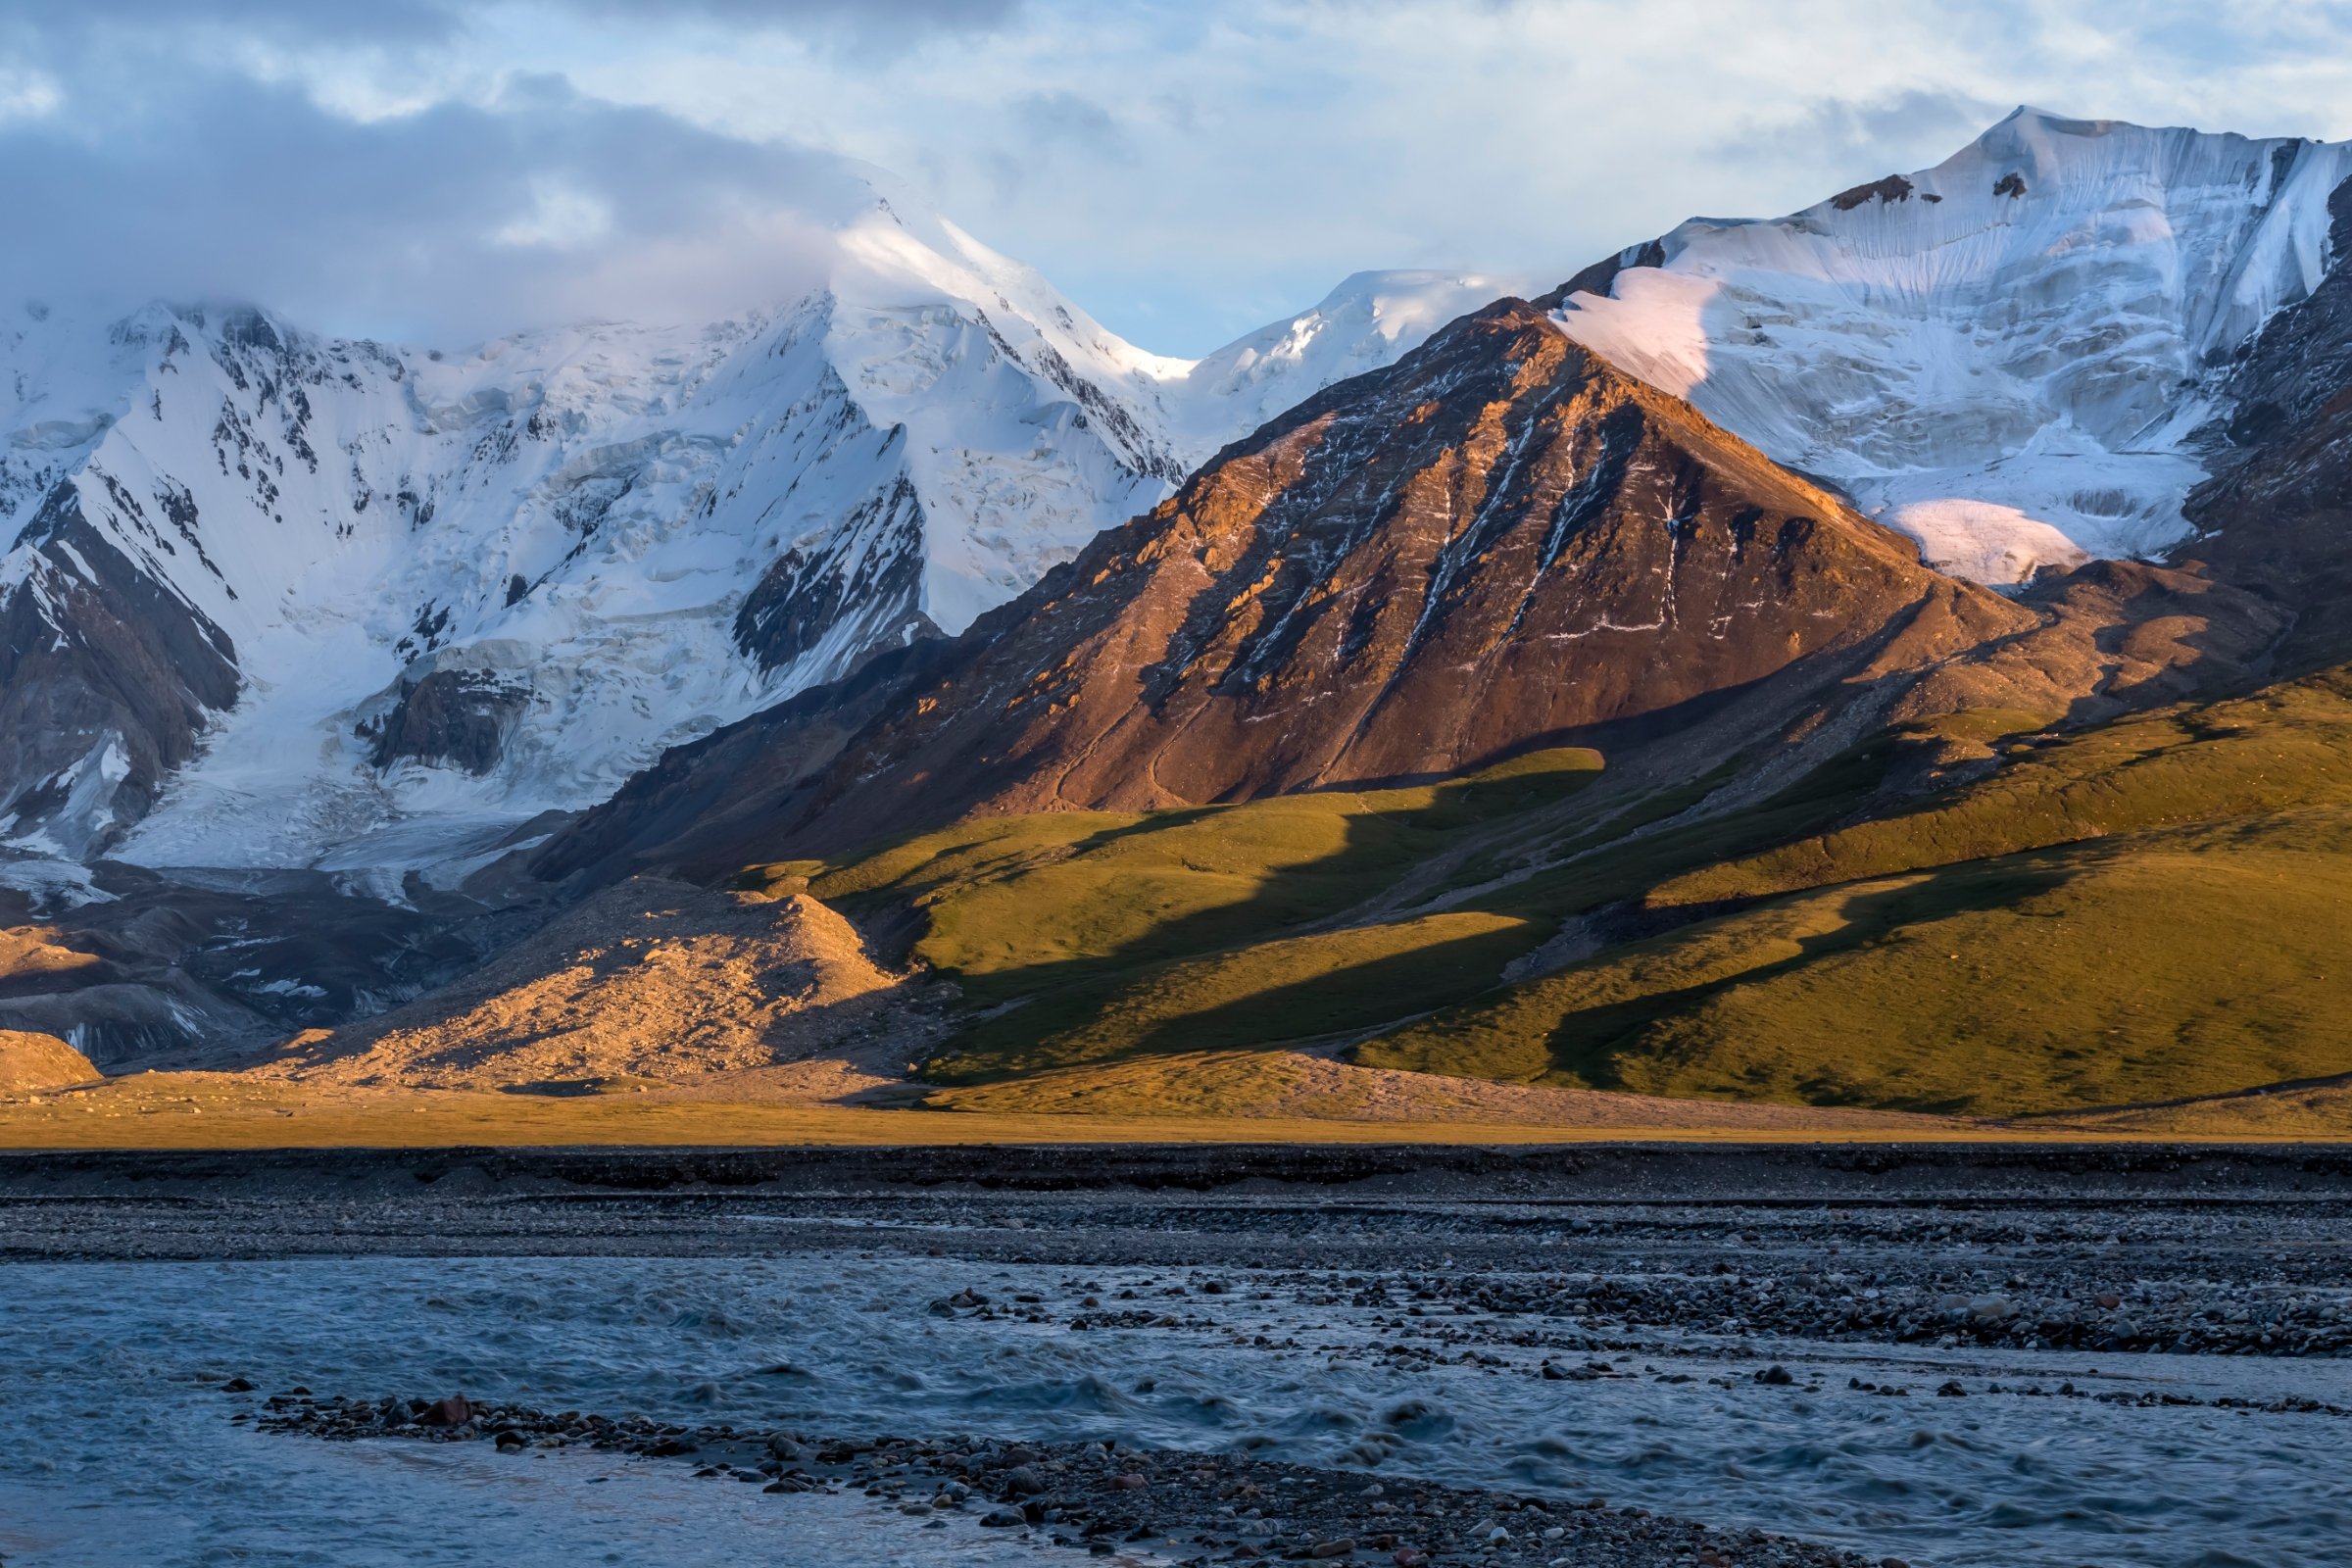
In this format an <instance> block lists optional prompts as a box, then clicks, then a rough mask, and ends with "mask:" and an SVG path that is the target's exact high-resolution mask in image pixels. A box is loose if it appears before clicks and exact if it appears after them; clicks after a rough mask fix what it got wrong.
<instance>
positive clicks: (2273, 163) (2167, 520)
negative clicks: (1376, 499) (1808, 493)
mask: <svg viewBox="0 0 2352 1568" xmlns="http://www.w3.org/2000/svg"><path fill="white" fill-rule="evenodd" d="M2347 176H2352V144H2343V143H2336V144H2329V143H2325V142H2315V141H2305V140H2288V139H2272V140H2253V139H2249V138H2247V137H2243V136H2234V135H2212V134H2206V133H2203V132H2199V131H2194V130H2184V129H2148V128H2144V127H2141V126H2137V125H2130V124H2124V123H2117V122H2113V121H2085V120H2068V119H2063V118H2060V117H2058V116H2054V115H2049V114H2045V113H2042V112H2040V111H2038V110H2034V109H2020V110H2018V111H2016V112H2015V113H2014V114H2012V115H2010V116H2009V118H2007V119H2006V120H2004V121H2002V122H2001V123H1999V124H1997V125H1995V126H1993V127H1992V128H1991V129H1990V130H1988V131H1986V132H1985V135H1984V136H1982V137H1980V138H1979V139H1978V140H1977V141H1976V142H1974V143H1972V144H1971V145H1969V146H1968V147H1965V148H1963V149H1962V150H1961V151H1960V152H1958V153H1957V154H1955V155H1954V156H1952V157H1951V158H1949V159H1946V160H1945V161H1944V162H1943V163H1941V164H1938V165H1936V167H1935V168H1934V169H1929V170H1922V171H1919V172H1914V173H1911V174H1894V175H1888V176H1887V177H1886V178H1885V179H1881V180H1878V181H1875V182H1873V183H1871V184H1867V185H1861V186H1857V187H1855V188H1854V189H1852V190H1849V191H1846V192H1844V193H1842V194H1840V195H1838V196H1837V197H1834V198H1832V199H1831V200H1829V201H1826V202H1823V203H1821V204H1820V205H1818V206H1815V207H1809V208H1807V209H1806V210H1805V211H1803V212H1801V213H1797V214H1794V215H1793V216H1791V217H1788V218H1783V219H1776V220H1772V221H1725V220H1717V219H1693V220H1691V221H1689V222H1687V223H1684V224H1683V225H1682V226H1681V227H1679V228H1677V229H1675V230H1674V231H1673V232H1672V233H1670V234H1667V235H1665V236H1663V237H1662V238H1660V239H1657V240H1653V241H1651V242H1649V243H1648V244H1646V245H1637V246H1633V247H1629V248H1628V249H1627V250H1625V251H1624V252H1622V253H1620V254H1619V255H1618V256H1616V257H1614V258H1611V259H1610V260H1609V261H1607V262H1604V263H1602V264H1601V265H1600V266H1598V267H1596V268H1593V269H1591V270H1588V271H1587V272H1585V273H1583V274H1580V276H1579V277H1578V278H1576V279H1575V280H1573V281H1571V282H1570V283H1569V284H1568V285H1567V286H1566V288H1564V289H1562V290H1560V291H1558V292H1557V293H1555V294H1554V295H1553V296H1551V297H1550V299H1549V301H1548V302H1547V303H1551V304H1554V305H1556V306H1557V308H1558V312H1557V319H1558V320H1559V322H1560V324H1561V326H1562V327H1563V328H1564V329H1565V330H1566V331H1567V332H1568V333H1569V334H1570V335H1571V336H1573V337H1576V338H1577V339H1579V340H1580V341H1582V342H1584V343H1585V344H1587V345H1588V346H1590V347H1592V348H1593V349H1594V350H1596V351H1598V352H1599V353H1601V354H1603V355H1605V356H1606V357H1607V358H1609V359H1610V360H1611V361H1613V362H1614V363H1616V364H1617V365H1619V366H1620V367H1622V368H1625V369H1628V370H1630V371H1632V372H1634V373H1635V374H1637V375H1640V376H1642V378H1644V379H1646V380H1648V381H1650V382H1651V383H1652V384H1654V385H1656V386H1658V387H1659V388H1661V389H1662V390H1665V391H1669V392H1673V393H1676V394H1679V395H1681V396H1685V397H1688V398H1690V399H1691V401H1692V402H1693V403H1695V404H1696V405H1697V406H1698V407H1699V408H1700V409H1701V410H1703V411H1704V412H1705V413H1706V414H1707V415H1708V416H1709V417H1712V418H1714V419H1716V420H1717V421H1719V422H1720V423H1722V424H1724V425H1725V426H1727V427H1728V428H1730V429H1732V430H1734V431H1737V432H1738V433H1739V434H1740V435H1742V436H1744V437H1746V438H1747V439H1748V440H1750V441H1752V442H1754V443H1755V444H1756V445H1757V446H1759V447H1761V448H1762V449H1763V450H1764V451H1765V452H1767V453H1768V454H1770V455H1771V456H1772V457H1773V458H1775V459H1776V460H1778V461H1780V462H1782V463H1786V464H1788V465H1789V466H1792V467H1796V468H1799V469H1802V470H1804V471H1806V472H1809V473H1813V474H1817V475H1820V476H1823V477H1826V478H1828V479H1831V480H1834V481H1835V482H1837V483H1838V485H1840V486H1842V487H1843V488H1844V489H1845V490H1846V491H1848V492H1849V493H1850V494H1852V495H1853V496H1854V497H1855V498H1856V499H1857V500H1859V501H1860V502H1861V504H1862V506H1863V508H1864V510H1865V511H1867V512H1870V513H1872V514H1873V515H1876V516H1878V517H1879V519H1880V520H1882V521H1884V522H1887V523H1888V524H1890V525H1892V526H1894V527H1897V528H1900V529H1902V530H1904V531H1905V532H1908V533H1910V534H1912V535H1913V536H1915V537H1917V538H1918V539H1919V540H1920V542H1921V546H1922V549H1923V552H1924V553H1925V555H1926V556H1927V558H1928V560H1929V561H1930V562H1931V563H1933V564H1936V565H1938V566H1940V567H1942V568H1944V569H1945V570H1947V571H1952V572H1956V573H1959V574H1962V575H1966V576H1970V577H1975V578H1978V579H1981V580H1984V581H1987V582H2014V581H2018V580H2021V579H2023V578H2025V577H2027V576H2029V575H2031V574H2032V573H2033V571H2034V569H2035V567H2037V566H2038V565H2041V564H2045V563H2058V564H2068V563H2072V562H2076V561H2080V560H2082V558H2083V557H2084V556H2085V554H2088V555H2097V556H2134V555H2146V554H2149V553H2152V552H2154V551H2157V550H2159V549H2161V548H2163V547H2164V546H2166V545H2169V544H2171V543H2173V542H2175V541H2177V540H2179V539H2180V537H2182V536H2183V535H2184V534H2185V533H2186V532H2187V524H2186V522H2185V521H2184V520H2183V519H2182V517H2181V513H2180V503H2181V501H2182V499H2183V498H2184V497H2185V496H2186V495H2187V493H2188V492H2189V490H2190V489H2191V488H2192V487H2193V486H2194V485H2195V484H2196V483H2197V482H2198V481H2199V480H2200V479H2202V478H2203V477H2204V475H2205V465H2204V463H2203V462H2202V461H2201V458H2200V450H2199V449H2200V442H2201V435H2200V433H2201V432H2203V431H2205V430H2206V429H2207V427H2208V426H2209V425H2210V424H2211V422H2212V421H2213V420H2214V418H2215V417H2216V416H2217V415H2218V414H2221V413H2224V412H2226V410H2225V409H2224V408H2223V406H2222V396H2223V390H2224V377H2223V375H2222V374H2221V370H2222V368H2224V367H2225V366H2226V365H2227V364H2228V362H2229V360H2230V359H2231V358H2232V356H2234V355H2235V354H2237V353H2238V352H2239V351H2240V350H2241V349H2242V348H2243V347H2244V345H2246V344H2247V343H2248V342H2249V341H2250V340H2251V339H2252V338H2253V336H2254V334H2255V333H2256V332H2257V331H2258V330H2259V329H2260V327H2261V326H2262V324H2263V322H2264V321H2265V320H2267V319H2269V318H2270V317H2271V316H2272V315H2273V314H2274V313H2276V312H2277V311H2278V310H2279V309H2281V308H2282V307H2285V306H2288V305H2291V304H2293V303H2295V302H2296V301H2298V300H2300V299H2302V298H2304V297H2305V296H2306V295H2308V294H2309V293H2310V292H2311V290H2312V289H2313V287H2314V286H2315V285H2316V284H2317V283H2318V281H2319V280H2320V278H2321V277H2322V276H2323V275H2324V274H2325V273H2326V271H2327V269H2328V267H2329V266H2330V265H2331V264H2332V262H2333V261H2334V258H2333V257H2331V256H2330V255H2329V252H2328V225H2329V218H2328V211H2327V202H2328V197H2329V194H2330V193H2331V192H2332V191H2333V190H2334V189H2335V188H2336V187H2337V186H2338V185H2339V184H2341V183H2342V182H2343V181H2344V180H2345V178H2346V177H2347Z"/></svg>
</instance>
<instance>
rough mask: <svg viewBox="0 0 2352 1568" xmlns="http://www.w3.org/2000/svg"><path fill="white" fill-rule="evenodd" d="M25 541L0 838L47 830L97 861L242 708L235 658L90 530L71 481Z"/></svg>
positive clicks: (11, 598) (10, 620) (4, 696)
mask: <svg viewBox="0 0 2352 1568" xmlns="http://www.w3.org/2000/svg"><path fill="white" fill-rule="evenodd" d="M126 504H127V505H128V506H129V507H130V508H132V509H133V510H134V511H135V512H136V515H137V516H138V517H139V519H140V520H141V521H143V522H145V523H146V524H147V526H148V527H149V529H150V531H151V532H154V531H155V527H154V519H149V518H148V517H147V515H146V513H145V511H144V510H143V509H139V508H138V504H137V503H136V501H135V499H132V500H128V501H127V502H126ZM166 522H167V526H168V525H169V519H166ZM155 536H156V539H157V542H158V543H159V544H162V545H163V546H164V547H165V548H169V543H168V541H165V540H164V539H163V536H162V534H161V533H160V532H156V534H155ZM15 546H16V548H17V550H18V551H19V558H18V559H19V560H20V561H22V563H23V566H22V575H21V576H19V577H18V579H17V580H16V581H14V582H13V583H12V582H9V581H7V580H6V579H5V578H0V736H5V737H6V738H7V744H6V745H5V746H0V837H8V836H13V835H15V834H18V833H23V832H26V831H29V830H32V829H34V828H36V827H37V828H38V829H39V830H41V831H42V832H44V833H45V834H46V837H47V839H48V841H49V843H50V844H51V845H53V846H54V847H55V848H56V849H58V850H60V851H63V852H64V853H66V854H68V855H72V856H82V855H88V854H93V853H98V852H101V851H103V850H104V849H106V848H107V847H108V846H109V845H110V844H111V843H112V842H113V840H114V838H115V837H116V835H117V834H118V832H119V830H120V828H121V826H122V825H123V824H125V823H127V822H129V821H132V820H135V819H136V818H137V817H139V816H141V815H143V814H144V813H145V811H146V809H147V808H148V806H149V805H150V804H151V803H152V802H153V800H154V798H155V792H156V790H157V788H158V786H159V785H160V784H161V782H162V780H163V779H164V777H165V776H166V775H167V774H168V773H170V771H171V770H172V768H174V767H176V766H178V765H179V764H180V763H181V762H184V761H186V760H188V758H189V757H191V756H192V755H194V753H195V750H196V742H197V736H198V735H199V734H200V733H201V731H202V729H203V726H204V724H205V722H206V720H207V718H208V716H209V715H211V714H214V713H218V712H220V711H224V710H226V709H227V708H228V707H229V706H230V705H231V704H233V703H234V702H235V701H236V699H237V689H238V674H237V665H236V650H235V647H234V645H233V644H232V643H231V642H230V640H229V637H228V635H227V633H225V632H223V631H222V630H221V628H220V627H219V626H217V625H215V624H214V623H213V621H212V620H211V618H210V617H208V616H207V615H206V614H205V613H204V612H203V611H201V610H199V609H197V608H196V607H195V606H194V605H192V604H190V603H188V602H187V601H186V600H185V599H184V598H182V597H181V596H179V595H178V594H176V593H174V592H173V591H172V589H171V588H170V587H169V586H167V585H166V584H164V583H162V582H159V581H158V580H157V579H156V578H155V577H152V576H149V575H147V574H145V573H143V572H141V571H140V570H139V569H138V568H137V567H135V566H134V565H132V564H131V563H130V562H129V561H128V560H126V559H125V558H124V557H123V554H122V552H121V551H119V550H117V549H116V548H115V546H114V545H113V543H111V542H110V540H109V539H108V538H107V537H106V536H105V535H103V534H101V533H100V532H99V530H97V529H95V528H93V527H91V526H90V524H89V521H88V519H87V518H85V517H84V516H83V515H82V511H81V505H80V500H79V497H78V496H77V494H76V493H75V491H74V490H73V487H71V486H69V485H60V486H58V487H57V489H56V490H54V491H52V492H51V493H50V495H49V497H48V499H47V500H46V501H45V502H44V503H43V504H42V507H41V510H40V511H39V512H38V513H37V514H36V515H34V517H33V519H32V521H31V522H30V523H29V524H28V525H27V526H26V527H25V531H24V532H23V533H22V534H21V535H20V536H19V538H18V539H17V540H16V541H15Z"/></svg>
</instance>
